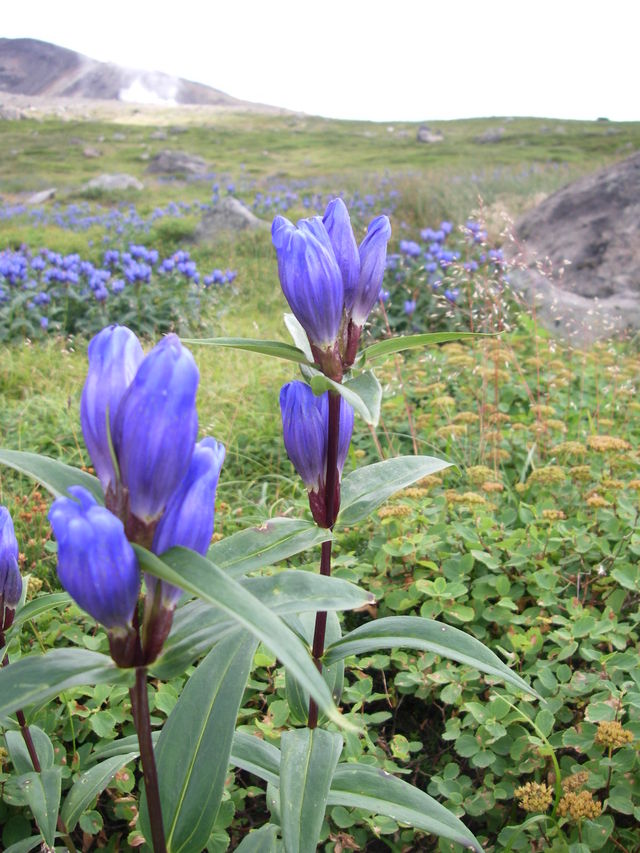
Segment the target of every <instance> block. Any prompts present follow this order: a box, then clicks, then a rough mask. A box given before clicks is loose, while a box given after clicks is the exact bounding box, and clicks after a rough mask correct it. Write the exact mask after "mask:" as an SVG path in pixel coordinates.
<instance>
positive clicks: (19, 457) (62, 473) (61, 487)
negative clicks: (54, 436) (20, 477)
mask: <svg viewBox="0 0 640 853" xmlns="http://www.w3.org/2000/svg"><path fill="white" fill-rule="evenodd" d="M0 464H1V465H8V466H9V468H13V469H14V470H15V471H19V472H20V473H21V474H26V476H27V477H31V479H32V480H36V482H38V483H40V485H41V486H44V488H45V489H46V490H47V491H48V492H51V494H52V495H53V496H54V497H56V498H57V497H60V496H63V497H69V495H68V493H67V489H68V488H69V486H84V488H85V489H87V491H89V492H91V494H92V495H93V496H94V498H95V499H96V500H97V501H98V503H100V504H102V503H104V494H103V492H102V486H101V485H100V481H99V480H98V479H97V477H93V476H92V475H91V474H87V472H86V471H81V470H80V469H79V468H74V467H73V466H72V465H67V464H66V463H64V462H60V461H59V460H58V459H51V458H50V457H48V456H40V455H39V454H38V453H26V452H24V451H22V450H5V449H4V448H0Z"/></svg>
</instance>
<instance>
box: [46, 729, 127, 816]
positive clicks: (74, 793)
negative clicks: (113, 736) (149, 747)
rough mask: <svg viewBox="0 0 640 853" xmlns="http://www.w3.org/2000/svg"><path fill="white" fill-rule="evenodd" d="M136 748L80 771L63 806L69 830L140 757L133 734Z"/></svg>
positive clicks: (63, 814) (62, 813)
mask: <svg viewBox="0 0 640 853" xmlns="http://www.w3.org/2000/svg"><path fill="white" fill-rule="evenodd" d="M133 742H134V744H135V746H136V748H135V749H134V750H133V751H132V752H125V753H124V754H118V755H115V756H112V757H111V758H107V759H106V760H105V761H101V762H99V763H98V764H95V765H94V766H93V767H91V768H90V769H89V770H85V771H84V772H83V773H79V774H78V776H77V777H76V780H75V782H74V783H73V785H72V787H71V790H70V791H69V793H68V794H67V796H66V798H65V801H64V803H63V806H62V811H61V813H60V816H61V817H62V820H63V821H64V825H65V826H66V827H67V829H68V830H69V832H73V830H74V829H75V828H76V825H77V823H78V821H79V820H80V818H81V817H82V814H83V813H84V812H85V811H86V809H87V808H89V806H90V805H91V804H92V803H93V801H94V800H95V798H96V797H97V796H99V795H100V794H101V793H102V792H103V791H104V789H105V788H106V787H107V786H108V784H109V782H111V780H112V779H113V777H114V776H115V775H116V773H118V771H119V770H122V768H123V767H124V766H125V764H129V762H130V761H134V760H135V759H136V758H137V757H138V754H139V753H138V750H137V737H136V736H135V735H134V736H133Z"/></svg>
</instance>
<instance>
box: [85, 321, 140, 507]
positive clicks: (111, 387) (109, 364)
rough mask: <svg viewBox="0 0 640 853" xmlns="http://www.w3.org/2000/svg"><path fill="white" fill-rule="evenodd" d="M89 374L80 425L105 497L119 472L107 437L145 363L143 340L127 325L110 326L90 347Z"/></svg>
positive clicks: (99, 334)
mask: <svg viewBox="0 0 640 853" xmlns="http://www.w3.org/2000/svg"><path fill="white" fill-rule="evenodd" d="M88 355H89V372H88V373H87V378H86V381H85V384H84V389H83V391H82V399H81V401H80V422H81V425H82V434H83V436H84V440H85V444H86V445H87V450H88V451H89V456H90V457H91V461H92V462H93V467H94V468H95V472H96V475H97V476H98V479H99V480H100V482H101V484H102V488H103V489H104V491H105V494H106V493H107V491H108V490H109V488H110V487H114V485H115V481H116V472H115V470H114V467H113V461H112V459H111V452H110V449H109V439H108V434H107V417H108V420H109V431H110V432H111V436H112V437H113V431H114V425H115V419H116V414H117V412H118V407H119V405H120V402H121V400H122V397H123V395H124V393H125V391H126V390H127V388H128V387H129V385H130V384H131V382H132V381H133V378H134V376H135V375H136V372H137V370H138V368H139V366H140V364H141V363H142V360H143V358H144V353H143V351H142V346H141V345H140V341H139V340H138V339H137V337H136V336H135V335H134V334H133V332H132V331H131V330H130V329H127V328H126V327H125V326H107V328H105V329H103V330H102V331H101V332H99V333H98V334H97V335H96V336H95V337H94V338H93V339H92V340H91V342H90V344H89V351H88Z"/></svg>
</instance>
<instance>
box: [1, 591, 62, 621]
mask: <svg viewBox="0 0 640 853" xmlns="http://www.w3.org/2000/svg"><path fill="white" fill-rule="evenodd" d="M70 604H73V602H72V600H71V598H70V597H69V595H68V594H67V593H66V592H52V593H48V594H47V595H40V596H38V598H34V599H33V600H32V601H29V602H28V603H27V604H25V606H24V607H21V608H20V610H18V611H17V612H16V615H15V619H14V620H13V625H12V626H11V630H12V631H13V630H14V628H17V627H18V626H19V625H22V624H24V623H25V622H28V621H29V620H30V619H35V618H36V617H38V616H42V614H43V613H48V612H49V610H55V609H56V608H58V607H68V606H69V605H70Z"/></svg>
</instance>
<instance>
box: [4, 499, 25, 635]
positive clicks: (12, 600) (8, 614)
mask: <svg viewBox="0 0 640 853" xmlns="http://www.w3.org/2000/svg"><path fill="white" fill-rule="evenodd" d="M21 595H22V577H21V575H20V569H19V568H18V541H17V539H16V534H15V531H14V529H13V521H12V519H11V515H10V514H9V510H8V509H7V508H6V507H5V506H0V633H1V632H2V631H4V630H6V629H7V628H9V627H10V625H11V623H12V622H13V614H14V613H15V609H16V607H17V606H18V603H19V601H20V596H21Z"/></svg>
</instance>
